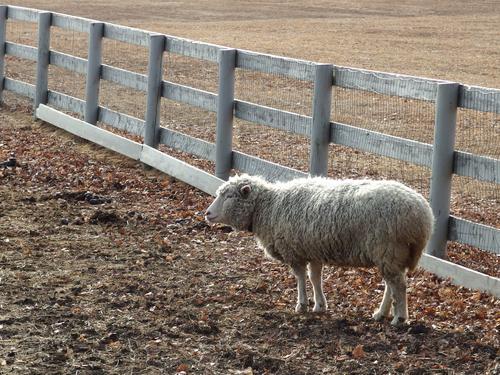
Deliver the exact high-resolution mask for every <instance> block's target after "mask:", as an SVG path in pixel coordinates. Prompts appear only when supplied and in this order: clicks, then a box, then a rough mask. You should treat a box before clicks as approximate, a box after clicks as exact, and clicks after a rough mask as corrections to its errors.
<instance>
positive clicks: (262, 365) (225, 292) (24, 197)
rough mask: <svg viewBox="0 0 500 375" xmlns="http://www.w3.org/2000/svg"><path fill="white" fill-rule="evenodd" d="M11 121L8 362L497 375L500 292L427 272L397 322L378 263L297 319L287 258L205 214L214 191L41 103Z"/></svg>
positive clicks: (7, 125)
mask: <svg viewBox="0 0 500 375" xmlns="http://www.w3.org/2000/svg"><path fill="white" fill-rule="evenodd" d="M23 112H24V113H23ZM0 123H1V124H2V126H0V159H1V160H4V159H6V158H7V157H8V150H12V149H15V150H17V158H18V162H19V166H18V167H17V168H15V169H3V170H2V171H1V172H0V247H1V254H0V284H1V289H0V290H1V292H0V372H1V373H5V374H26V373H29V374H69V373H72V374H76V373H78V374H124V373H131V374H162V373H163V374H173V373H187V374H319V373H325V374H334V373H346V374H355V373H357V374H373V373H395V372H399V373H408V374H435V373H441V374H449V373H468V374H483V373H484V374H498V372H499V367H500V361H499V355H500V332H499V330H500V301H499V300H498V299H495V298H493V297H491V296H488V295H486V294H482V293H478V292H471V291H468V290H466V289H464V288H457V287H455V286H452V285H450V284H449V283H448V282H446V281H442V280H439V279H437V278H436V277H434V276H433V275H432V274H429V273H427V272H424V271H422V270H417V271H416V272H415V273H414V274H413V275H412V276H411V277H410V280H409V285H410V286H409V306H410V317H411V321H410V324H409V325H408V326H406V327H403V328H393V327H392V326H390V324H389V322H382V323H377V322H373V321H371V320H370V315H371V312H372V310H374V309H375V307H376V305H377V304H378V303H379V301H380V299H381V297H382V292H383V285H382V283H381V279H380V277H379V276H378V275H377V274H376V272H375V271H373V270H351V269H338V268H333V267H332V268H328V269H327V270H326V272H325V280H326V281H325V284H326V285H325V292H326V293H327V298H328V303H329V305H330V310H329V312H328V313H326V314H321V315H318V314H312V313H310V314H306V315H297V314H295V313H294V312H293V306H294V300H295V284H294V279H293V277H291V276H290V274H289V272H288V270H287V269H286V267H284V266H282V265H280V264H277V263H274V262H272V261H270V260H268V259H266V258H264V257H263V256H262V254H261V251H260V250H259V249H258V248H257V247H256V245H255V243H254V241H253V239H252V238H251V237H250V236H248V235H245V234H242V233H235V232H233V231H231V229H230V228H227V227H213V228H212V227H209V226H207V225H206V224H205V222H204V221H203V210H204V209H205V208H206V207H207V205H208V204H209V201H210V197H208V196H206V195H205V194H202V193H200V192H199V191H196V190H195V189H193V188H191V187H189V186H187V185H185V184H183V183H181V182H177V181H175V180H172V179H170V178H169V177H168V176H165V175H162V174H160V173H158V172H156V171H154V170H145V169H144V168H143V167H142V166H141V165H139V164H137V163H135V162H133V161H130V160H127V159H124V158H122V157H120V156H117V155H116V154H113V153H111V152H108V151H106V150H103V149H100V148H98V147H96V146H94V145H91V144H87V143H85V142H83V141H81V140H79V139H76V138H74V137H72V136H70V135H68V134H66V133H64V132H62V131H59V130H56V129H55V128H53V127H51V126H49V125H45V124H42V123H40V122H34V121H33V120H32V118H31V115H30V114H29V108H26V109H25V110H24V111H23V110H22V107H19V106H18V107H17V108H16V111H15V112H12V108H3V109H2V110H1V111H0ZM466 262H467V260H466Z"/></svg>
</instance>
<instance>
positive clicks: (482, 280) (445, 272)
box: [419, 254, 500, 297]
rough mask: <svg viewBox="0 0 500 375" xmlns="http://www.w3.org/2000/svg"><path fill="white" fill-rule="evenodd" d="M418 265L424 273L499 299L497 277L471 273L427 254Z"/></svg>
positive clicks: (499, 283) (475, 272) (499, 282)
mask: <svg viewBox="0 0 500 375" xmlns="http://www.w3.org/2000/svg"><path fill="white" fill-rule="evenodd" d="M419 265H420V267H422V268H423V269H425V270H426V271H429V272H432V273H433V274H435V275H437V276H439V277H441V278H443V279H447V278H449V279H450V281H451V282H452V283H453V284H455V285H460V286H464V287H466V288H469V289H472V290H480V291H483V292H486V293H489V294H491V295H494V296H496V297H500V279H499V278H497V277H492V276H488V275H485V274H484V273H481V272H477V271H473V270H471V269H468V268H465V267H462V266H460V265H458V264H455V263H451V262H448V261H446V260H443V259H440V258H436V257H433V256H432V255H429V254H423V255H422V258H420V263H419Z"/></svg>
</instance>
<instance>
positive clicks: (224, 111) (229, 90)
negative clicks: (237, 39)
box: [215, 49, 236, 180]
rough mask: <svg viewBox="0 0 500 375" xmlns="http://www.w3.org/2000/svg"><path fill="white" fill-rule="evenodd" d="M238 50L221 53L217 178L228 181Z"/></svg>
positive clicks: (216, 153)
mask: <svg viewBox="0 0 500 375" xmlns="http://www.w3.org/2000/svg"><path fill="white" fill-rule="evenodd" d="M235 67H236V50H235V49H223V50H220V51H219V92H218V96H217V127H216V135H215V138H216V143H215V176H216V177H218V178H220V179H222V180H227V179H228V178H229V172H230V171H231V167H232V153H233V112H234V111H233V109H234V73H235Z"/></svg>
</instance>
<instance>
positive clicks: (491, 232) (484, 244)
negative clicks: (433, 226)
mask: <svg viewBox="0 0 500 375" xmlns="http://www.w3.org/2000/svg"><path fill="white" fill-rule="evenodd" d="M448 240H450V241H457V242H460V243H464V244H467V245H471V246H475V247H479V248H480V249H483V250H486V251H489V252H492V253H495V254H500V229H497V228H493V227H490V226H488V225H483V224H479V223H474V222H472V221H469V220H465V219H460V218H458V217H456V216H453V215H450V217H449V220H448Z"/></svg>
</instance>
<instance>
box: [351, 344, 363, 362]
mask: <svg viewBox="0 0 500 375" xmlns="http://www.w3.org/2000/svg"><path fill="white" fill-rule="evenodd" d="M365 355H366V352H365V350H364V349H363V345H361V344H359V345H357V346H356V347H355V348H354V349H353V351H352V356H353V358H356V359H361V358H364V357H365Z"/></svg>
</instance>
